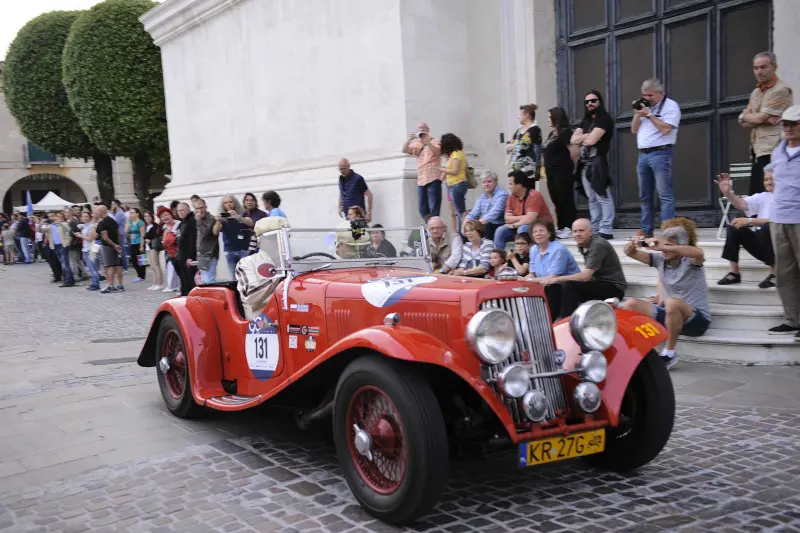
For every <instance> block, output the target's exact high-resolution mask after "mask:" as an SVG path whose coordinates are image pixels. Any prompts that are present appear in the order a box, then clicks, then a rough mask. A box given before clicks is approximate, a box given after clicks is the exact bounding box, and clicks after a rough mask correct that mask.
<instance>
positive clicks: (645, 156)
mask: <svg viewBox="0 0 800 533" xmlns="http://www.w3.org/2000/svg"><path fill="white" fill-rule="evenodd" d="M632 105H633V122H631V131H632V132H633V133H634V134H636V146H637V147H638V149H639V161H638V164H637V167H636V174H637V176H638V177H639V201H640V202H641V203H642V232H643V233H644V235H645V237H652V236H653V230H654V228H655V213H654V212H653V209H654V207H653V193H654V192H658V199H659V201H660V202H661V220H662V222H663V221H665V220H670V219H673V218H675V194H674V192H673V188H672V156H673V149H674V147H675V143H676V142H677V140H678V125H679V124H680V121H681V109H680V107H678V103H677V102H676V101H675V100H672V99H670V98H667V96H666V95H665V94H664V86H663V85H662V84H661V82H660V81H659V80H658V79H656V78H652V79H649V80H645V82H644V83H642V97H641V98H639V99H638V100H635V101H634V102H633V104H632ZM653 189H655V191H654V190H653Z"/></svg>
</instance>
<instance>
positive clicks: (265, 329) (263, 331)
mask: <svg viewBox="0 0 800 533" xmlns="http://www.w3.org/2000/svg"><path fill="white" fill-rule="evenodd" d="M244 346H245V353H246V354H247V366H249V367H250V371H251V372H252V373H253V377H255V378H256V379H267V378H270V377H272V374H273V373H274V372H275V369H276V368H278V361H280V343H279V342H278V328H276V327H275V324H273V323H272V322H271V321H270V319H269V317H267V316H266V315H259V316H257V317H255V318H254V319H252V320H251V321H250V324H248V326H247V337H246V339H245V343H244Z"/></svg>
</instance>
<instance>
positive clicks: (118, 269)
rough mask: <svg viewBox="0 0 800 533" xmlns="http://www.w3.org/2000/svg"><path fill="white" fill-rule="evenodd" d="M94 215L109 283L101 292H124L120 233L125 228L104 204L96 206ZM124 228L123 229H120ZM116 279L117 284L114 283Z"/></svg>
mask: <svg viewBox="0 0 800 533" xmlns="http://www.w3.org/2000/svg"><path fill="white" fill-rule="evenodd" d="M94 217H95V219H96V220H97V221H98V222H97V226H96V227H95V229H94V231H95V232H96V233H97V236H98V238H99V239H100V241H101V244H102V246H103V247H102V252H101V253H102V254H103V265H104V266H105V267H106V278H107V279H108V285H107V286H106V287H105V288H104V289H102V290H101V291H100V292H101V293H103V294H108V293H111V292H122V291H124V290H125V287H124V286H123V285H122V253H123V249H122V241H121V237H122V236H121V235H120V233H123V232H124V228H120V227H119V224H118V223H117V221H116V220H115V219H114V217H111V216H109V214H108V209H106V206H104V205H98V206H97V207H95V208H94ZM120 229H122V231H120ZM114 280H117V284H116V285H114Z"/></svg>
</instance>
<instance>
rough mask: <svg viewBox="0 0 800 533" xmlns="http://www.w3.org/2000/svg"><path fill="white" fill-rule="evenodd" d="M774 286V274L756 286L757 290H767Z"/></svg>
mask: <svg viewBox="0 0 800 533" xmlns="http://www.w3.org/2000/svg"><path fill="white" fill-rule="evenodd" d="M774 286H775V274H770V275H769V276H767V277H766V278H765V279H764V281H762V282H761V283H759V284H758V288H759V289H769V288H771V287H774Z"/></svg>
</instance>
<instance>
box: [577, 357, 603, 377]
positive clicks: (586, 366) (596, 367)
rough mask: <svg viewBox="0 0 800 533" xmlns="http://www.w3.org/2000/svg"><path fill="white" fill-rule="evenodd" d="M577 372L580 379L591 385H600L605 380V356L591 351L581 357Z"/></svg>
mask: <svg viewBox="0 0 800 533" xmlns="http://www.w3.org/2000/svg"><path fill="white" fill-rule="evenodd" d="M578 371H579V372H580V373H581V377H582V378H583V379H585V380H586V381H591V382H592V383H602V382H603V381H605V379H606V373H607V372H608V361H606V356H605V355H603V354H602V353H600V352H597V351H591V352H589V353H585V354H583V355H581V360H580V362H579V363H578Z"/></svg>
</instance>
